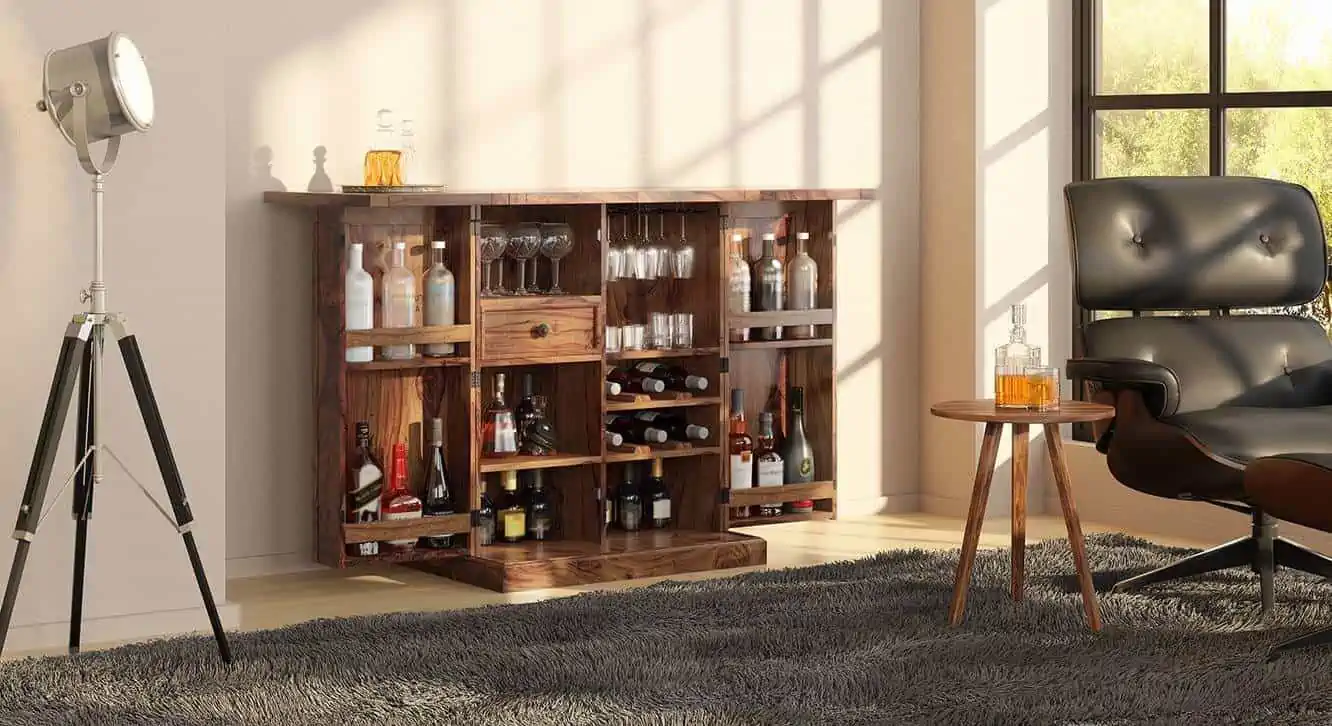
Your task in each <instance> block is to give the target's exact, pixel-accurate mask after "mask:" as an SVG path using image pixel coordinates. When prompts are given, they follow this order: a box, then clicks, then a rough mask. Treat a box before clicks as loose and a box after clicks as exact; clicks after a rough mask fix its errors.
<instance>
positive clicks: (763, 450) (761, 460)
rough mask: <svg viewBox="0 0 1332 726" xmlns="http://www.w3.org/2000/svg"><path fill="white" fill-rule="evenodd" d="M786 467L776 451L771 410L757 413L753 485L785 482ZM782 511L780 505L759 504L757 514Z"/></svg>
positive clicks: (772, 484)
mask: <svg viewBox="0 0 1332 726" xmlns="http://www.w3.org/2000/svg"><path fill="white" fill-rule="evenodd" d="M785 476H786V468H785V467H784V466H783V464H782V455H781V454H779V453H777V432H776V430H775V426H774V425H773V415H772V412H771V411H764V412H762V413H760V414H759V430H758V440H757V441H756V442H755V444H754V485H755V486H760V487H779V486H781V485H782V484H784V483H785V482H784V481H783V479H784V478H785ZM781 513H782V505H781V504H779V503H774V504H760V505H759V514H761V515H762V516H764V517H775V516H777V515H779V514H781Z"/></svg>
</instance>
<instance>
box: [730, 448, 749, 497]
mask: <svg viewBox="0 0 1332 726" xmlns="http://www.w3.org/2000/svg"><path fill="white" fill-rule="evenodd" d="M753 459H754V457H753V455H752V454H751V453H750V452H748V451H745V452H742V453H739V454H731V488H732V489H748V488H750V487H752V486H754V464H753Z"/></svg>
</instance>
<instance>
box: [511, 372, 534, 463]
mask: <svg viewBox="0 0 1332 726" xmlns="http://www.w3.org/2000/svg"><path fill="white" fill-rule="evenodd" d="M536 418H537V411H536V377H535V376H533V375H532V374H531V373H524V374H523V396H522V398H520V399H518V405H517V406H514V407H513V419H514V424H515V425H516V426H517V427H518V448H519V449H521V448H523V444H524V443H525V442H526V441H527V429H528V427H530V426H531V425H532V422H533V421H536Z"/></svg>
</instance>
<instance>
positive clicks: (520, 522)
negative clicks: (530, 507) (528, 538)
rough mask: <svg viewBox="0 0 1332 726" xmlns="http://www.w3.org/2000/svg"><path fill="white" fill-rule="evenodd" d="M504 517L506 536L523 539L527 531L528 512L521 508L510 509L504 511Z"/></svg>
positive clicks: (507, 537) (506, 537)
mask: <svg viewBox="0 0 1332 726" xmlns="http://www.w3.org/2000/svg"><path fill="white" fill-rule="evenodd" d="M503 517H504V538H505V539H522V537H523V533H524V532H526V531H527V513H526V512H524V511H523V510H521V509H510V510H506V511H504V512H503Z"/></svg>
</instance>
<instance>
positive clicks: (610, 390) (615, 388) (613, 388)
mask: <svg viewBox="0 0 1332 726" xmlns="http://www.w3.org/2000/svg"><path fill="white" fill-rule="evenodd" d="M623 390H624V389H623V388H621V387H620V384H618V383H616V382H615V381H606V395H607V396H618V395H620V392H621V391H623Z"/></svg>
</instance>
